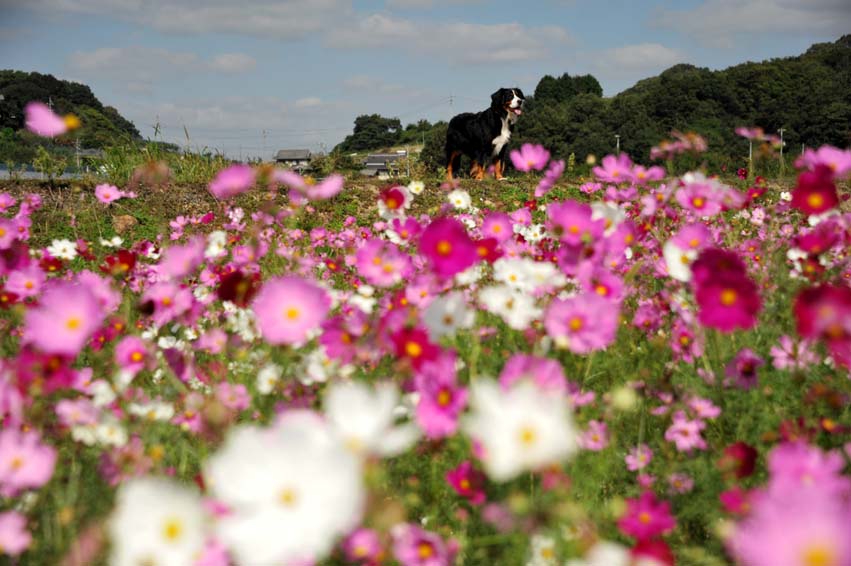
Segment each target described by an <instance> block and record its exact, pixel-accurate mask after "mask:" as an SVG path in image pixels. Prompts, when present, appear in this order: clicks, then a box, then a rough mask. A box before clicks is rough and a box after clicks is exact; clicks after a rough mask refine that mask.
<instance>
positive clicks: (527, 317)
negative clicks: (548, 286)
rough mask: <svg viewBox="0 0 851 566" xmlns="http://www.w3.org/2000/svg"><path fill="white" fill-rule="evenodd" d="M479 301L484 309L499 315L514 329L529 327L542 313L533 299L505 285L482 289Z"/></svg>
mask: <svg viewBox="0 0 851 566" xmlns="http://www.w3.org/2000/svg"><path fill="white" fill-rule="evenodd" d="M479 302H481V304H482V306H483V307H484V308H485V310H487V311H488V312H492V313H493V314H495V315H497V316H499V317H501V318H502V320H504V321H505V324H507V325H508V326H510V327H511V328H513V329H515V330H525V329H527V328H529V325H530V324H532V321H533V320H535V319H537V318H540V316H541V314H542V311H541V309H540V308H538V307H537V306H536V305H535V299H533V298H532V297H531V296H529V295H528V294H526V293H523V292H521V291H518V290H516V289H512V288H511V287H509V286H507V285H495V286H493V287H487V288H485V289H482V291H481V293H479Z"/></svg>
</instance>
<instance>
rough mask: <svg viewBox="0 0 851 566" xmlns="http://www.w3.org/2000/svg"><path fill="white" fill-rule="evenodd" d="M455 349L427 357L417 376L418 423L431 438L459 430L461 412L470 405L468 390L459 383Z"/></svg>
mask: <svg viewBox="0 0 851 566" xmlns="http://www.w3.org/2000/svg"><path fill="white" fill-rule="evenodd" d="M455 363H456V359H455V354H454V352H442V353H441V354H440V355H439V356H438V357H437V359H435V360H430V361H426V362H425V363H423V364H422V366H421V367H420V368H419V370H418V371H417V373H416V375H415V376H414V388H415V390H416V391H417V393H419V401H418V402H417V411H416V417H417V424H419V425H420V428H422V429H423V432H425V434H426V436H428V437H429V438H433V439H434V438H443V437H446V436H451V435H452V434H455V431H456V430H458V416H459V415H460V414H461V411H463V410H464V407H466V406H467V390H466V389H465V388H463V387H459V386H458V382H457V379H456V376H455Z"/></svg>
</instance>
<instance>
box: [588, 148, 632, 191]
mask: <svg viewBox="0 0 851 566" xmlns="http://www.w3.org/2000/svg"><path fill="white" fill-rule="evenodd" d="M593 172H594V175H595V176H596V177H597V179H599V180H600V181H603V182H604V183H615V184H618V183H629V182H631V181H632V177H633V175H632V160H631V159H630V158H629V155H627V154H626V153H621V154H620V155H618V156H614V155H607V156H606V157H604V158H603V161H602V167H601V166H597V167H594V169H593Z"/></svg>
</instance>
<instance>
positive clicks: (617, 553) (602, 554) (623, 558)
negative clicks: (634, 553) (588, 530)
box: [565, 541, 649, 566]
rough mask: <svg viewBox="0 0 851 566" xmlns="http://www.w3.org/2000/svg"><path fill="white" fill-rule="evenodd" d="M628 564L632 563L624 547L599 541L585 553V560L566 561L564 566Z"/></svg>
mask: <svg viewBox="0 0 851 566" xmlns="http://www.w3.org/2000/svg"><path fill="white" fill-rule="evenodd" d="M630 564H632V562H631V558H630V556H629V550H628V549H627V548H626V547H624V546H623V545H620V544H618V543H616V542H608V541H600V542H597V544H595V545H594V546H592V547H591V548H590V549H589V550H588V552H586V553H585V558H576V559H573V560H568V562H567V564H566V565H565V566H630ZM648 566H649V565H648Z"/></svg>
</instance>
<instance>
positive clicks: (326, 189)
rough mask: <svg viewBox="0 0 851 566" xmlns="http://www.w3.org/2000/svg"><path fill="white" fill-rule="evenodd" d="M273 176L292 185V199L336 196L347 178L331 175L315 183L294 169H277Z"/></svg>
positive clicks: (317, 198)
mask: <svg viewBox="0 0 851 566" xmlns="http://www.w3.org/2000/svg"><path fill="white" fill-rule="evenodd" d="M272 178H273V179H274V180H275V181H277V182H278V183H281V184H283V185H287V186H288V187H290V189H291V191H290V199H292V200H293V201H296V202H298V201H300V200H301V199H302V198H307V200H312V201H316V200H325V199H329V198H331V197H334V196H336V195H337V194H339V193H340V191H342V190H343V183H344V181H345V179H344V178H343V176H342V175H338V174H336V173H335V174H333V175H329V176H328V177H326V178H325V179H323V180H322V181H321V182H319V183H314V182H313V181H312V180H309V179H305V178H304V177H302V176H301V175H299V174H298V173H295V172H294V171H287V170H280V169H278V170H275V172H274V173H273V174H272Z"/></svg>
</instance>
